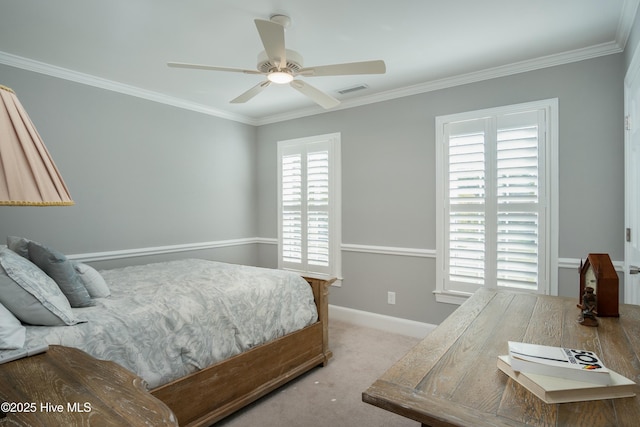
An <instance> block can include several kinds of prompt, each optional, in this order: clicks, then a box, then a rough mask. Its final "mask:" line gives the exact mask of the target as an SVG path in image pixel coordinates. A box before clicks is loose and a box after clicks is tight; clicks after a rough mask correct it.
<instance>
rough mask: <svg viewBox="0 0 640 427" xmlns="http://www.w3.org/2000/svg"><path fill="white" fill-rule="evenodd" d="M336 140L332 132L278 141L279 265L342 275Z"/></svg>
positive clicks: (334, 275)
mask: <svg viewBox="0 0 640 427" xmlns="http://www.w3.org/2000/svg"><path fill="white" fill-rule="evenodd" d="M337 141H338V137H337V136H336V135H335V134H332V135H327V136H324V137H322V136H320V137H315V138H308V139H303V140H293V141H283V142H282V143H279V145H278V152H279V155H278V157H279V159H280V160H279V162H280V164H279V176H280V190H279V204H280V206H279V217H280V219H279V221H280V225H279V246H280V259H279V267H280V268H286V269H291V270H296V271H300V272H304V273H307V274H309V273H310V274H311V275H315V276H318V277H329V276H332V277H337V276H338V275H339V267H340V262H339V251H340V240H339V236H340V234H339V215H338V214H339V210H338V208H337V206H336V204H337V201H336V200H335V199H337V198H338V197H339V191H337V189H336V187H337V185H336V184H337V183H334V182H333V181H337V180H338V178H339V175H338V174H337V173H336V170H335V167H336V166H337V165H339V158H338V157H337V156H336V155H335V152H334V151H335V148H334V149H332V144H333V145H336V142H337ZM332 161H333V163H334V164H333V165H332ZM336 164H337V165H336Z"/></svg>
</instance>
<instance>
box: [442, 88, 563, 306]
mask: <svg viewBox="0 0 640 427" xmlns="http://www.w3.org/2000/svg"><path fill="white" fill-rule="evenodd" d="M532 109H545V110H546V112H547V120H546V126H547V127H546V145H545V147H544V155H545V164H546V167H547V168H548V173H547V175H546V176H547V179H546V180H545V186H546V188H545V190H546V192H547V194H548V207H547V209H548V211H547V212H546V218H547V221H548V224H547V225H548V226H547V227H546V228H545V230H546V236H545V242H546V245H545V246H546V247H545V249H544V250H545V255H544V256H545V262H546V270H545V283H546V288H545V289H541V290H540V292H543V293H545V294H548V295H558V240H559V238H558V236H559V228H558V226H559V224H558V222H559V171H558V169H559V161H558V151H559V150H558V141H559V134H558V99H557V98H553V99H546V100H540V101H534V102H527V103H522V104H516V105H510V106H503V107H496V108H488V109H483V110H477V111H469V112H466V113H460V114H450V115H446V116H439V117H436V135H435V137H436V201H437V202H436V227H437V233H436V289H435V291H434V294H435V297H436V301H438V302H443V303H449V304H462V303H463V302H464V301H466V300H467V298H468V297H469V296H470V295H471V294H469V293H464V292H455V291H451V290H446V289H444V283H445V277H444V274H445V266H444V260H445V256H444V252H443V250H444V247H445V235H444V230H445V227H443V225H444V221H445V219H446V218H444V216H445V214H444V212H445V206H444V199H445V187H446V185H447V184H448V180H446V179H445V178H444V176H443V172H444V161H445V159H444V142H445V141H444V139H445V135H444V125H445V123H449V122H453V121H461V120H472V119H477V118H481V117H486V116H494V115H500V114H506V113H515V112H518V111H527V110H532Z"/></svg>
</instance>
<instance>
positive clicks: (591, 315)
mask: <svg viewBox="0 0 640 427" xmlns="http://www.w3.org/2000/svg"><path fill="white" fill-rule="evenodd" d="M597 307H598V299H597V298H596V295H595V294H594V293H593V288H592V287H591V286H587V287H586V288H584V295H582V304H578V308H579V309H580V310H582V311H581V312H580V318H579V319H578V321H579V322H580V324H581V325H584V326H598V319H596V315H597V314H598V311H597V309H598V308H597Z"/></svg>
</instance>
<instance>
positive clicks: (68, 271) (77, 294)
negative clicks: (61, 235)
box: [29, 241, 95, 307]
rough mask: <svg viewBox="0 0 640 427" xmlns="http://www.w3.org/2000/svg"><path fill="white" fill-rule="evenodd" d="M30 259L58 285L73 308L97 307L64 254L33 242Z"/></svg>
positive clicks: (30, 245)
mask: <svg viewBox="0 0 640 427" xmlns="http://www.w3.org/2000/svg"><path fill="white" fill-rule="evenodd" d="M29 259H30V260H31V262H33V263H34V264H35V265H37V266H38V267H40V269H41V270H42V271H44V272H45V273H47V275H48V276H49V277H51V278H52V279H53V280H54V281H55V282H56V283H57V284H58V286H59V287H60V290H61V291H62V293H63V294H64V295H65V296H66V297H67V299H68V300H69V304H71V307H90V306H92V305H95V303H94V302H93V301H91V297H90V296H89V292H87V288H85V287H84V284H83V283H82V280H80V278H79V277H78V274H77V273H76V270H75V269H74V268H73V265H72V264H71V261H69V260H68V259H67V257H66V256H65V255H64V254H62V253H61V252H58V251H56V250H55V249H51V248H48V247H46V246H44V245H42V244H40V243H37V242H33V241H31V242H29Z"/></svg>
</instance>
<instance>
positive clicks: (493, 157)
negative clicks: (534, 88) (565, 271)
mask: <svg viewBox="0 0 640 427" xmlns="http://www.w3.org/2000/svg"><path fill="white" fill-rule="evenodd" d="M544 119H545V114H544V110H534V111H526V112H519V113H514V114H504V115H498V116H492V117H484V118H480V119H474V120H465V121H460V122H450V123H446V124H445V126H444V140H445V145H446V147H445V162H446V166H445V168H446V174H445V177H446V178H447V179H448V188H446V189H445V205H444V206H445V215H444V218H445V224H444V226H445V228H446V231H445V251H444V260H445V265H444V268H445V281H446V284H445V288H446V289H449V290H455V291H458V292H466V293H470V292H474V291H475V290H476V289H478V288H479V287H482V286H488V287H496V286H498V287H508V288H521V289H531V290H537V289H538V286H539V281H540V277H541V273H542V272H543V268H544V263H542V264H541V263H540V245H541V241H542V240H543V239H544V236H543V234H541V226H544V207H545V204H544V203H540V200H541V193H543V192H544V191H543V190H544V179H543V177H541V173H540V171H541V169H542V168H543V167H544V162H543V161H542V159H544V155H543V154H544V152H543V150H544V144H543V142H544V141H543V139H544V137H545V135H544V132H542V131H541V129H544V126H541V121H542V122H544ZM542 195H544V194H542Z"/></svg>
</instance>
